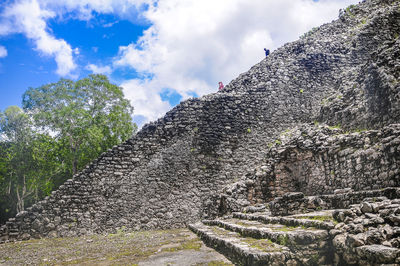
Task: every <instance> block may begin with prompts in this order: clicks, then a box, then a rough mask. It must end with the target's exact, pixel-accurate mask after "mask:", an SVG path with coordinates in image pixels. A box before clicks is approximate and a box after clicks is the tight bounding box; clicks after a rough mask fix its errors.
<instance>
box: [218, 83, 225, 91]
mask: <svg viewBox="0 0 400 266" xmlns="http://www.w3.org/2000/svg"><path fill="white" fill-rule="evenodd" d="M218 85H219V87H218V90H219V91H222V90H223V89H224V84H223V83H222V82H221V81H220V82H218Z"/></svg>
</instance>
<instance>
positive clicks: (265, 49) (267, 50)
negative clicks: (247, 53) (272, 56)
mask: <svg viewBox="0 0 400 266" xmlns="http://www.w3.org/2000/svg"><path fill="white" fill-rule="evenodd" d="M264 51H265V57H267V56H268V55H269V49H267V48H264Z"/></svg>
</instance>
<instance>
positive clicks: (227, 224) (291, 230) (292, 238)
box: [203, 218, 329, 250]
mask: <svg viewBox="0 0 400 266" xmlns="http://www.w3.org/2000/svg"><path fill="white" fill-rule="evenodd" d="M203 223H204V224H206V225H210V226H219V227H222V228H224V229H226V230H230V231H233V232H237V233H239V234H240V235H241V236H244V237H252V238H256V239H263V238H264V239H270V240H272V241H273V242H275V243H278V244H280V245H284V246H287V247H289V248H290V249H295V250H297V249H299V248H301V249H303V247H301V246H303V245H307V247H306V248H307V249H313V250H321V249H324V248H326V246H327V245H328V242H327V240H328V237H329V235H328V231H327V230H324V229H317V228H315V227H304V226H287V225H282V224H278V223H273V224H265V223H261V222H258V221H249V220H241V219H237V218H232V219H225V220H218V219H217V220H204V221H203Z"/></svg>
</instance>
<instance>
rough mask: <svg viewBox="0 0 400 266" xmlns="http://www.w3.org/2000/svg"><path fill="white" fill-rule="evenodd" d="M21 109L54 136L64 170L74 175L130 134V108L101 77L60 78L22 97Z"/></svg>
mask: <svg viewBox="0 0 400 266" xmlns="http://www.w3.org/2000/svg"><path fill="white" fill-rule="evenodd" d="M23 108H24V110H26V111H27V112H29V113H30V114H32V115H33V117H34V120H35V122H36V124H37V125H38V126H40V127H41V128H42V129H44V130H48V131H50V132H52V133H53V134H55V136H56V138H57V140H58V141H59V143H60V145H62V146H63V147H64V148H65V150H64V154H63V158H64V161H65V166H66V171H67V172H69V174H76V173H77V172H78V171H79V170H80V169H81V168H82V167H83V166H85V165H86V164H87V163H88V162H89V161H91V160H93V159H94V158H97V157H98V156H99V154H100V153H102V152H103V151H105V150H107V149H108V148H110V147H112V146H113V145H116V144H119V143H121V142H123V141H125V140H126V139H128V138H129V137H131V136H132V135H133V133H134V132H135V131H136V129H137V126H136V124H134V123H133V122H132V114H133V107H132V106H131V105H130V103H129V101H128V100H127V99H125V98H124V95H123V92H122V89H121V88H120V87H118V86H116V85H114V84H111V83H110V82H109V80H108V79H107V77H106V76H104V75H90V76H89V77H88V78H84V79H81V80H78V81H77V82H73V81H72V80H68V79H61V80H60V81H59V82H57V83H51V84H47V85H44V86H41V87H39V88H30V89H29V90H28V91H26V92H25V94H24V95H23Z"/></svg>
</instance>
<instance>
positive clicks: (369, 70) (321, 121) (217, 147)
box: [0, 0, 400, 264]
mask: <svg viewBox="0 0 400 266" xmlns="http://www.w3.org/2000/svg"><path fill="white" fill-rule="evenodd" d="M399 32H400V2H399V1H397V0H366V1H363V2H362V3H360V4H359V5H357V6H351V7H349V8H347V9H346V12H342V13H341V15H340V17H339V19H337V20H335V21H333V22H331V23H328V24H325V25H322V26H321V27H319V28H318V29H315V30H312V31H311V32H309V33H307V34H305V35H304V36H302V37H301V38H300V39H299V40H297V41H295V42H292V43H288V44H286V45H284V46H283V47H281V48H279V49H277V50H276V51H274V52H273V53H271V55H270V56H268V57H267V58H266V59H263V60H262V61H261V62H259V63H258V64H256V65H255V66H253V67H252V68H251V69H250V70H249V71H247V72H245V73H243V74H241V75H240V76H239V77H238V78H236V79H235V80H233V81H232V82H231V83H229V84H228V85H227V86H226V87H225V89H224V90H223V91H219V92H217V93H214V94H210V95H206V96H203V97H201V98H196V99H189V100H186V101H184V102H182V103H180V104H179V105H178V106H176V107H175V108H173V109H172V110H171V111H169V112H168V113H167V114H166V115H165V116H164V117H163V118H161V119H159V120H157V121H155V122H152V123H150V124H147V125H145V126H144V127H143V129H142V130H141V131H140V132H139V133H138V134H136V135H135V136H133V137H132V138H131V139H129V140H128V141H126V142H125V143H123V144H121V145H118V146H115V147H113V148H112V149H110V150H109V151H107V152H106V153H104V154H102V155H101V156H100V157H99V158H98V159H97V160H95V161H93V162H92V163H91V164H90V165H88V166H87V167H86V169H84V170H83V171H82V172H80V173H79V174H77V175H76V176H74V177H73V178H72V179H70V180H68V181H67V182H66V183H65V184H64V185H62V186H61V187H60V188H59V189H58V190H57V191H54V192H53V193H52V195H51V196H49V197H47V198H46V199H45V200H43V201H41V202H39V203H37V204H35V205H34V206H32V207H30V208H28V209H27V210H26V211H25V212H21V213H19V214H18V215H17V216H16V217H15V218H12V219H10V220H9V221H8V222H7V223H6V224H5V225H3V226H2V227H1V228H0V241H10V240H22V239H29V238H32V237H34V238H37V237H55V236H71V235H82V234H92V233H101V232H109V231H114V230H116V229H117V228H120V227H123V226H124V227H126V228H128V229H131V230H143V229H152V228H172V227H182V226H186V225H187V224H188V223H193V222H196V221H198V220H200V219H204V218H206V219H209V221H210V219H213V218H215V217H217V216H219V215H223V214H226V213H230V212H234V211H241V210H252V209H254V210H265V206H266V205H265V203H267V202H269V201H271V200H273V199H274V198H276V197H278V198H277V199H276V200H275V201H273V203H274V204H272V203H271V204H270V205H269V206H271V211H276V214H285V213H284V209H285V208H286V209H287V208H293V206H292V207H290V206H289V205H290V204H288V202H286V201H285V200H288V199H290V200H292V202H293V204H298V206H302V208H303V209H302V210H304V211H309V210H316V208H317V207H319V208H323V207H324V206H330V207H333V208H336V207H335V205H334V204H333V203H332V202H331V201H329V200H326V199H327V198H329V197H325V198H314V199H312V200H309V198H307V197H309V196H317V195H319V194H332V193H334V192H335V190H336V192H337V193H339V192H340V189H345V190H344V191H353V192H357V191H362V190H380V189H385V188H387V187H398V186H399V182H400V181H399V180H400V178H399V174H400V173H399V163H400V162H399V160H400V148H399V144H400V136H399V134H400V126H399V123H400V101H399V97H400V84H399V76H400V75H399V73H400V68H399V66H400V38H399ZM338 191H339V192H338ZM291 192H300V194H296V195H297V196H296V195H293V194H287V193H291ZM339 194H340V193H339ZM288 195H289V196H288ZM279 197H281V198H279ZM285 197H286V198H285ZM297 199H299V201H296V200H297ZM324 199H325V201H324ZM348 200H349V202H352V203H351V204H354V203H360V202H361V201H362V199H360V200H351V199H348ZM388 200H394V199H388ZM282 201H284V202H286V203H284V204H278V203H279V202H281V203H282ZM289 202H290V201H289ZM296 202H297V203H296ZM311 203H312V204H311ZM285 204H286V205H285ZM324 204H325V205H324ZM280 206H286V207H285V208H283V207H280ZM312 206H314V209H313V207H312ZM347 207H350V205H349V206H347ZM347 207H346V208H347ZM286 214H289V213H286ZM221 224H222V223H219V222H208V225H209V226H217V225H221ZM204 226H206V225H204ZM200 227H201V226H200ZM200 227H193V226H192V229H193V230H194V231H196V232H199V234H202V235H204V236H206V235H207V232H209V230H208V229H204V228H203V229H204V230H203V229H201V228H200ZM196 228H197V229H196ZM230 228H231V229H232V228H236V227H232V226H231V227H230ZM329 228H332V227H329ZM343 228H345V227H343ZM325 229H326V228H325ZM237 230H239V229H237ZM326 230H327V229H326ZM299 232H300V233H301V230H300V231H299ZM300 233H299V234H300ZM263 236H264V235H263ZM392 236H393V235H392ZM283 237H286V236H285V235H284V234H283ZM296 237H297V236H296ZM316 237H317V236H316ZM205 238H207V237H205ZM317 238H318V239H321V241H322V242H323V244H321V247H325V246H326V247H327V249H329V248H331V247H332V245H330V244H329V243H331V242H329V241H330V240H329V239H330V238H329V236H328V235H326V234H325V233H323V232H322V233H321V234H320V236H318V237H317ZM221 239H222V238H221ZM273 239H275V240H276V239H277V238H273ZM296 239H297V238H296ZM300 239H301V238H300ZM218 241H219V240H218ZM224 241H225V240H224ZM224 241H222V240H221V241H219V242H218V243H219V244H221V247H222V249H223V250H229V249H226V248H224V246H223V244H222V243H225V242H224ZM281 242H282V241H281ZM283 242H285V241H283ZM295 242H296V241H295ZM306 242H307V241H306ZM325 242H326V243H325ZM395 242H396V241H393V243H395ZM307 243H308V242H307ZM281 244H282V243H281ZM283 244H284V243H283ZM278 249H281V250H286V251H287V254H289V255H287V256H286V255H284V257H285V256H286V257H285V258H286V259H284V260H281V259H280V258H281V255H282V254H280V255H277V257H276V256H275V255H276V254H275V255H273V256H272V257H271V256H269V255H268V256H267V257H265V258H266V261H270V262H271V263H272V261H275V259H276V261H286V262H288V263H289V262H290V263H311V261H319V260H320V261H333V259H334V258H333V256H331V255H328V254H330V253H329V252H328V253H327V252H326V250H325V249H324V248H322V250H319V251H317V252H316V253H315V252H311V251H310V250H311V249H310V248H304V249H302V250H303V251H304V252H303V253H301V252H300V253H299V254H303V255H304V256H305V258H306V259H304V260H298V259H297V258H295V257H293V256H292V255H290V254H291V253H290V252H292V251H293V250H290V248H289V249H286V248H283V247H282V248H279V247H278V248H277V250H278ZM250 253H251V252H250ZM331 253H332V252H331ZM246 254H247V253H246ZM285 254H286V253H285ZM307 254H308V255H307ZM318 254H323V255H321V257H323V258H324V259H323V260H322V259H321V258H319V260H315V256H317V255H318ZM324 254H325V255H324ZM332 254H333V253H332ZM354 254H358V253H357V252H356V253H354V252H353V253H351V255H349V256H348V257H349V258H351V260H352V261H354V258H355V257H354V256H355V255H354ZM360 254H361V253H360ZM363 254H364V253H363ZM396 254H397V253H396ZM240 256H241V255H240V254H236V255H235V256H234V257H235V258H239V259H238V261H241V260H240ZM257 256H258V255H257ZM257 256H255V257H254V256H253V257H252V256H251V255H248V256H247V259H249V260H247V261H246V260H244V261H245V264H246V263H250V264H257V263H258V262H257V259H256V258H257ZM307 256H308V257H307ZM310 256H311V257H312V256H314V257H313V258H314V259H313V260H310ZM318 256H319V255H318ZM261 257H262V256H261ZM264 262H265V261H264Z"/></svg>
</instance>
